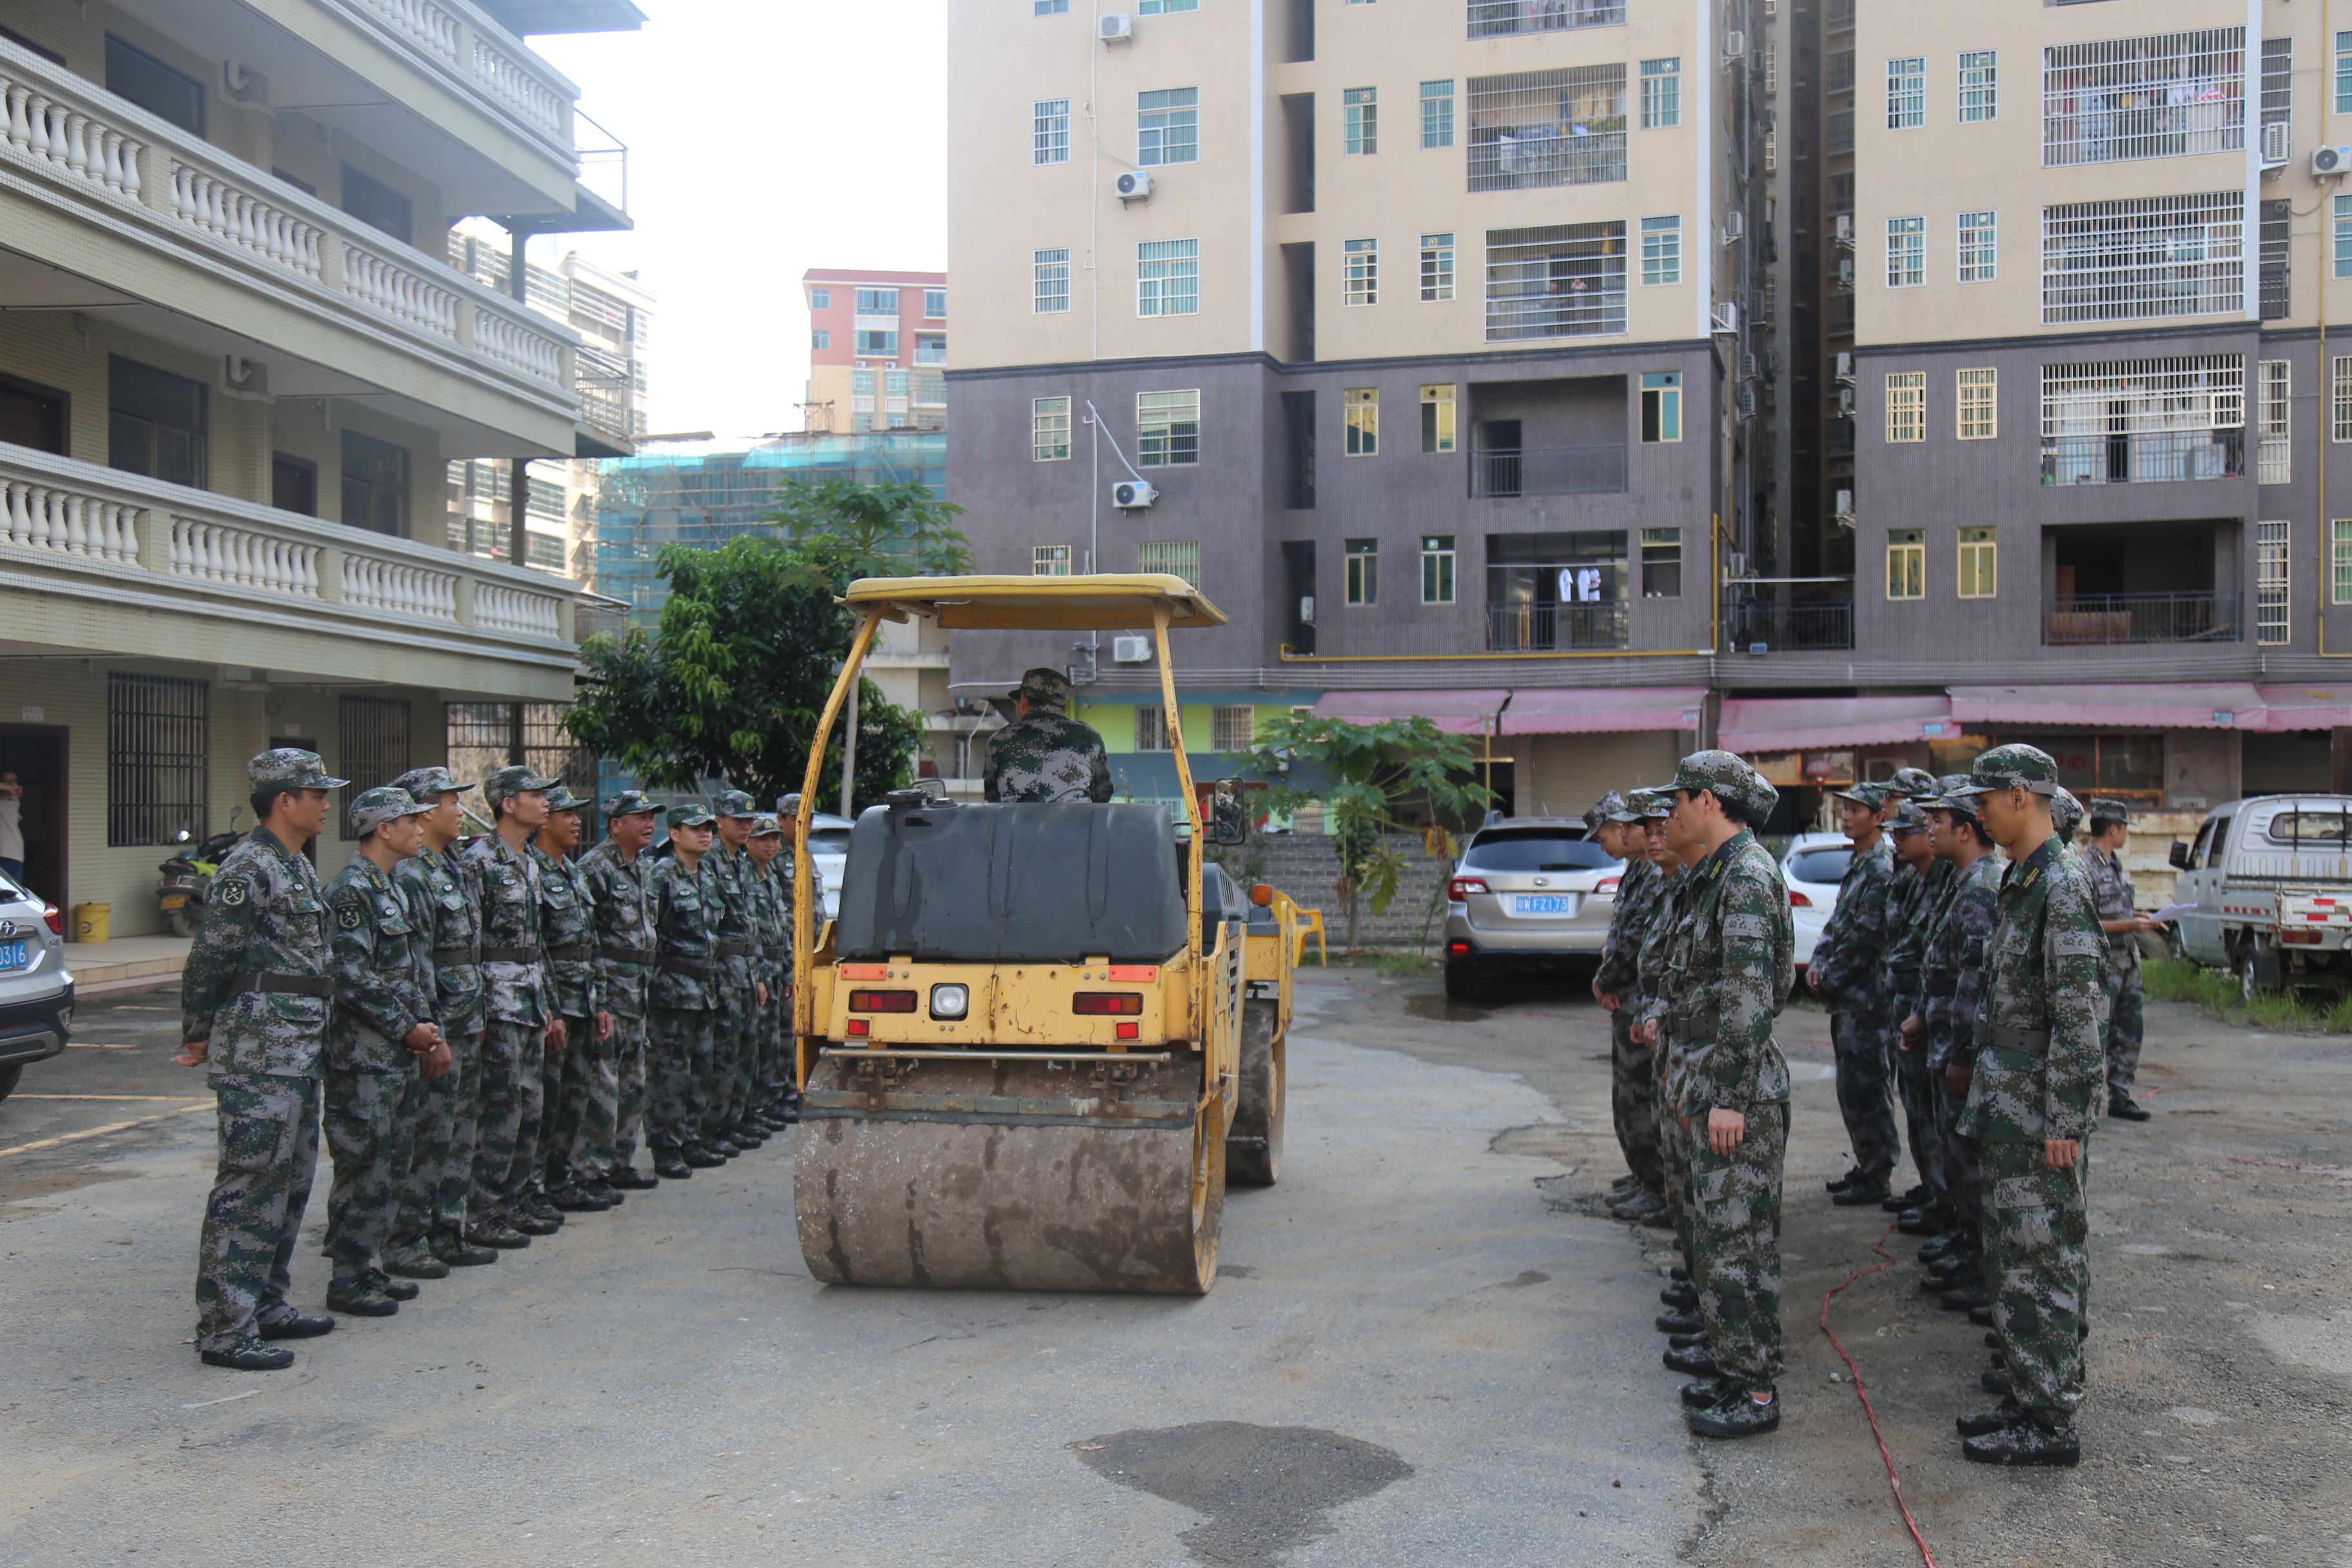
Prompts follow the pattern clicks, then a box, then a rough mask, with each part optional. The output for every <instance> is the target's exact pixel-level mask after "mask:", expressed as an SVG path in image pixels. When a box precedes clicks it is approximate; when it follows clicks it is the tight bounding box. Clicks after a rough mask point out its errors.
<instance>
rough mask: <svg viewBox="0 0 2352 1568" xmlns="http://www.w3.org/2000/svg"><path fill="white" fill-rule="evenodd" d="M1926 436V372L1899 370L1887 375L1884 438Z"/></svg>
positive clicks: (1897, 440) (1921, 438)
mask: <svg viewBox="0 0 2352 1568" xmlns="http://www.w3.org/2000/svg"><path fill="white" fill-rule="evenodd" d="M1886 439H1887V440H1888V441H1889V442H1892V443H1897V444H1900V443H1906V442H1912V441H1925V440H1926V439H1927V372H1926V371H1924V370H1898V371H1892V372H1889V373H1888V374H1887V377H1886Z"/></svg>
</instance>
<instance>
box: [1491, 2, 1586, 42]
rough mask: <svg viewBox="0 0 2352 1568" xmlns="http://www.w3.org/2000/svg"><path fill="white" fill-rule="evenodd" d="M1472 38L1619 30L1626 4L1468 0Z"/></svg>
mask: <svg viewBox="0 0 2352 1568" xmlns="http://www.w3.org/2000/svg"><path fill="white" fill-rule="evenodd" d="M1467 5H1468V11H1469V20H1470V36H1471V37H1474V38H1499V37H1506V36H1507V35H1510V34H1513V33H1555V32H1559V31H1562V30H1563V29H1566V28H1570V27H1619V26H1624V23H1625V0H1541V3H1540V4H1536V5H1529V4H1528V0H1467Z"/></svg>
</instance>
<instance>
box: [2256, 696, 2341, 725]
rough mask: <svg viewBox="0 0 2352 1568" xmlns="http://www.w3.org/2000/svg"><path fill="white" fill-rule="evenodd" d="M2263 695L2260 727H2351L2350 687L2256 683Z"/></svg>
mask: <svg viewBox="0 0 2352 1568" xmlns="http://www.w3.org/2000/svg"><path fill="white" fill-rule="evenodd" d="M2254 689H2255V690H2256V691H2259V692H2261V693H2262V696H2263V726H2262V727H2263V729H2264V730H2267V731H2272V732H2273V733H2284V732H2285V731H2290V730H2336V729H2344V728H2347V727H2352V686H2257V687H2255V688H2254Z"/></svg>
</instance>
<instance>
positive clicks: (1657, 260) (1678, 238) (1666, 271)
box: [1642, 214, 1683, 288]
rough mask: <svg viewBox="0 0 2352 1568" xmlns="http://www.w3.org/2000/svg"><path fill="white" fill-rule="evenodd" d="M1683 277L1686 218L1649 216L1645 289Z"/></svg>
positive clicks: (1644, 243)
mask: <svg viewBox="0 0 2352 1568" xmlns="http://www.w3.org/2000/svg"><path fill="white" fill-rule="evenodd" d="M1682 280H1683V220H1682V217H1681V216H1680V215H1679V214H1678V215H1676V216H1673V217H1645V218H1643V220H1642V282H1643V286H1644V287H1645V288H1656V287H1658V286H1659V285H1661V284H1666V283H1679V282H1681V281H1682Z"/></svg>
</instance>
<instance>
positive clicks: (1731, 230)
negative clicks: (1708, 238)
mask: <svg viewBox="0 0 2352 1568" xmlns="http://www.w3.org/2000/svg"><path fill="white" fill-rule="evenodd" d="M1747 237H1748V215H1747V214H1746V213H1742V212H1727V213H1726V214H1724V215H1723V243H1724V244H1726V245H1737V244H1738V243H1739V242H1740V241H1741V240H1743V239H1746V238H1747Z"/></svg>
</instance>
